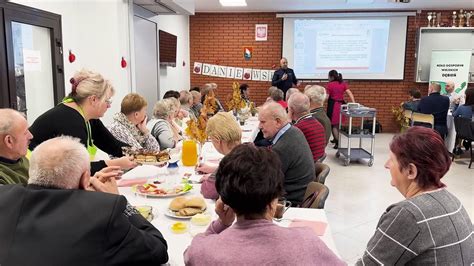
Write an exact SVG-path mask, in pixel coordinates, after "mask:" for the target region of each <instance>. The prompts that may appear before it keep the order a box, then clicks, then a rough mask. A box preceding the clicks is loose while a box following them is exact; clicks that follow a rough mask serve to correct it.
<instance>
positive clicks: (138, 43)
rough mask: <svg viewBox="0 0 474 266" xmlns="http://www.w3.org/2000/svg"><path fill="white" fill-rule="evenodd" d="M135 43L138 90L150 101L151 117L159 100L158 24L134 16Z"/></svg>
mask: <svg viewBox="0 0 474 266" xmlns="http://www.w3.org/2000/svg"><path fill="white" fill-rule="evenodd" d="M133 29H134V43H135V77H136V92H137V93H138V94H140V95H142V96H143V97H145V99H146V100H147V102H148V107H147V113H148V117H149V118H151V116H152V114H153V106H154V105H155V103H156V101H158V95H160V93H159V88H158V45H157V25H156V23H155V22H153V21H150V20H147V19H144V18H142V17H139V16H136V15H135V16H133Z"/></svg>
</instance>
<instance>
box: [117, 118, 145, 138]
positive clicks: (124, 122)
mask: <svg viewBox="0 0 474 266" xmlns="http://www.w3.org/2000/svg"><path fill="white" fill-rule="evenodd" d="M114 120H115V121H116V122H117V123H119V124H121V125H122V126H123V127H124V128H125V129H126V130H127V131H128V132H129V133H130V134H131V135H132V136H133V138H134V139H136V140H137V141H138V143H140V145H141V146H142V147H143V146H144V145H145V140H146V139H145V135H143V133H142V132H141V131H140V129H138V127H136V126H135V125H134V124H132V122H130V120H128V118H127V117H126V116H125V115H124V114H123V113H122V112H118V113H116V114H115V115H114Z"/></svg>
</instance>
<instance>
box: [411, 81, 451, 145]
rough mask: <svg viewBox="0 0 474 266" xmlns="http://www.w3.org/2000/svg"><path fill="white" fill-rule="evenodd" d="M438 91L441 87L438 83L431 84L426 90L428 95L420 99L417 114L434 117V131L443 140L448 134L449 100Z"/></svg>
mask: <svg viewBox="0 0 474 266" xmlns="http://www.w3.org/2000/svg"><path fill="white" fill-rule="evenodd" d="M440 91H441V86H440V85H439V84H438V83H431V84H430V87H429V89H428V93H429V95H428V96H425V97H423V98H421V100H420V103H419V104H418V112H420V113H423V114H432V115H433V116H434V129H435V130H436V131H438V133H439V134H440V135H441V137H442V138H443V139H444V138H445V137H446V135H447V134H448V124H447V118H448V109H449V98H448V97H447V96H443V95H441V94H440Z"/></svg>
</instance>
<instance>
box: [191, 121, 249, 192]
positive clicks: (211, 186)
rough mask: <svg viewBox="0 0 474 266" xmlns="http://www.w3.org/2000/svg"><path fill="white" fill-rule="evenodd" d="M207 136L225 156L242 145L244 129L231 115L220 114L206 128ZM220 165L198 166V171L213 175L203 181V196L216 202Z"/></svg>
mask: <svg viewBox="0 0 474 266" xmlns="http://www.w3.org/2000/svg"><path fill="white" fill-rule="evenodd" d="M206 134H207V136H208V137H209V139H210V140H211V142H212V145H213V146H214V148H215V149H216V150H217V151H218V152H219V153H220V154H223V155H226V154H228V153H229V152H230V151H232V149H233V148H234V147H236V146H237V145H239V144H240V140H241V139H242V129H241V128H240V126H239V125H238V124H237V121H235V118H234V117H233V116H232V115H231V114H230V113H225V112H220V113H217V114H215V115H214V116H213V117H211V118H209V121H207V126H206ZM217 167H218V165H216V164H211V163H203V164H200V165H198V167H197V168H196V170H197V171H199V172H202V173H206V174H211V175H207V176H206V177H204V178H203V180H202V185H201V194H202V195H203V196H204V198H206V199H213V200H216V199H217V198H219V195H218V194H217V191H216V186H215V183H216V178H215V172H216V170H217Z"/></svg>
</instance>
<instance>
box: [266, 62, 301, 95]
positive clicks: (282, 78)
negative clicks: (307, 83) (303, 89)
mask: <svg viewBox="0 0 474 266" xmlns="http://www.w3.org/2000/svg"><path fill="white" fill-rule="evenodd" d="M272 86H276V87H277V88H279V89H280V90H282V91H283V93H284V94H285V95H284V97H283V98H286V91H288V90H289V89H290V88H292V87H293V86H298V79H296V76H295V72H293V69H291V68H289V67H288V60H286V58H284V57H283V58H282V59H281V60H280V69H278V70H277V71H275V73H274V74H273V78H272Z"/></svg>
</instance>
